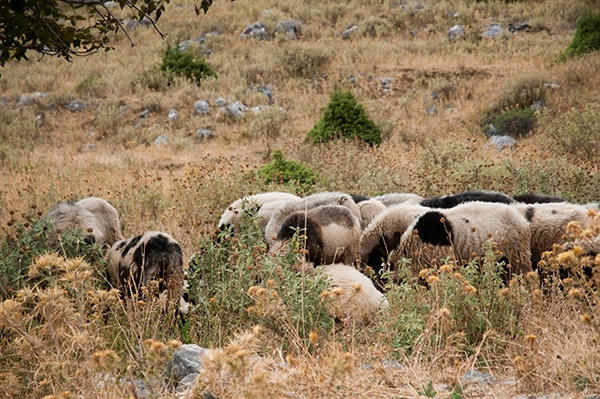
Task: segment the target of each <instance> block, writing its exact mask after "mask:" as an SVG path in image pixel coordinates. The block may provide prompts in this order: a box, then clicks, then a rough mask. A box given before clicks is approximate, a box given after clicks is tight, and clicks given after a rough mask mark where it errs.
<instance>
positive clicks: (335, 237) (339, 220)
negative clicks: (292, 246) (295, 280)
mask: <svg viewBox="0 0 600 399" xmlns="http://www.w3.org/2000/svg"><path fill="white" fill-rule="evenodd" d="M286 215H287V217H286V218H285V220H283V221H282V222H281V223H278V229H277V230H276V231H272V233H273V237H272V238H273V239H272V244H270V245H269V251H270V252H271V253H277V252H280V251H282V250H283V249H285V248H286V247H287V245H288V244H289V243H290V241H291V240H292V238H293V237H294V236H295V235H296V234H298V237H299V238H304V239H305V242H304V246H305V249H306V250H307V254H306V259H307V260H308V261H310V262H313V263H315V264H317V265H322V264H328V263H336V262H344V263H349V264H350V263H353V262H354V260H355V259H356V254H357V248H358V239H359V237H360V222H359V220H358V218H357V217H356V216H354V214H353V213H352V212H351V211H350V209H348V208H347V207H345V206H342V205H322V206H317V207H315V208H311V209H308V210H306V211H304V210H297V211H294V212H292V213H286Z"/></svg>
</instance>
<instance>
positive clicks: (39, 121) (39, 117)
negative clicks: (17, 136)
mask: <svg viewBox="0 0 600 399" xmlns="http://www.w3.org/2000/svg"><path fill="white" fill-rule="evenodd" d="M43 123H44V114H37V115H36V116H35V124H36V125H38V126H42V124H43Z"/></svg>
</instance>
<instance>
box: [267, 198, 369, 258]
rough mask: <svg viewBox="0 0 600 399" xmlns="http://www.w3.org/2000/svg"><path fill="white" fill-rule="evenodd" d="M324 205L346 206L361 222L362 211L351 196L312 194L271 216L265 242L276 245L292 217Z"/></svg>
mask: <svg viewBox="0 0 600 399" xmlns="http://www.w3.org/2000/svg"><path fill="white" fill-rule="evenodd" d="M323 205H340V206H344V207H346V208H348V209H349V210H350V212H351V213H352V214H353V215H354V216H355V217H356V219H357V220H359V223H360V221H361V214H360V209H359V208H358V205H356V202H354V200H353V199H352V196H350V195H349V194H346V193H341V192H322V193H316V194H312V195H309V196H308V197H304V198H303V199H302V200H301V201H289V202H287V203H286V204H284V205H283V206H281V207H280V208H279V209H278V210H277V211H276V212H275V213H274V214H273V215H272V216H271V219H270V220H269V223H268V224H267V226H266V228H265V241H266V242H267V245H269V246H272V245H273V244H274V243H275V241H276V240H277V234H278V232H279V231H280V230H281V227H282V226H283V224H284V222H285V221H286V220H287V219H288V217H289V216H290V215H292V214H294V213H297V212H305V211H309V210H311V209H313V208H317V207H320V206H323ZM361 227H364V226H361Z"/></svg>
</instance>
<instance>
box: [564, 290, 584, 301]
mask: <svg viewBox="0 0 600 399" xmlns="http://www.w3.org/2000/svg"><path fill="white" fill-rule="evenodd" d="M567 296H568V297H569V298H570V299H573V300H579V299H581V290H580V289H579V288H571V289H570V290H569V292H568V294H567Z"/></svg>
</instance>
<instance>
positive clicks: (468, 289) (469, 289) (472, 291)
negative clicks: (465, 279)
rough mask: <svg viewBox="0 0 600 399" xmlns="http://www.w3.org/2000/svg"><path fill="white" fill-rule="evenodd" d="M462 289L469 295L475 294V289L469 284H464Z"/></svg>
mask: <svg viewBox="0 0 600 399" xmlns="http://www.w3.org/2000/svg"><path fill="white" fill-rule="evenodd" d="M464 289H465V291H466V292H467V293H469V294H475V293H476V292H477V288H475V287H473V286H472V285H471V284H465V286H464Z"/></svg>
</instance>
